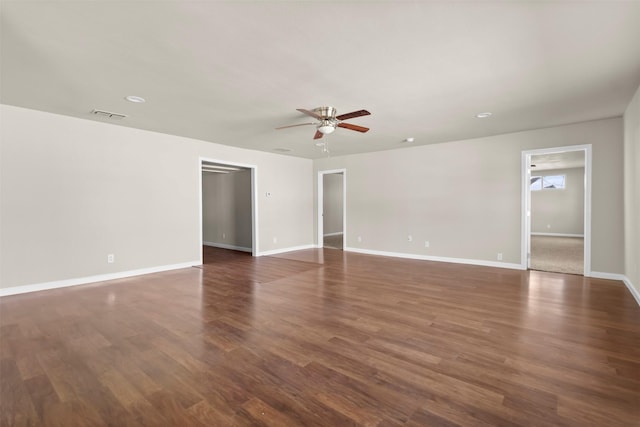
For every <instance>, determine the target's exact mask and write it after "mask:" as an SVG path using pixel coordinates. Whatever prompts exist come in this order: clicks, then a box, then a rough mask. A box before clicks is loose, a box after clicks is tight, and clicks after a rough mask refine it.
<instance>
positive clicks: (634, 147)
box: [624, 88, 640, 296]
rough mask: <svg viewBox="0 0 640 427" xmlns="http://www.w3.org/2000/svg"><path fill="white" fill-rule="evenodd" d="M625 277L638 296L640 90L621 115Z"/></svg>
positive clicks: (639, 291)
mask: <svg viewBox="0 0 640 427" xmlns="http://www.w3.org/2000/svg"><path fill="white" fill-rule="evenodd" d="M624 213H625V216H624V217H625V221H624V236H625V275H626V276H627V278H628V279H629V281H630V282H631V284H632V285H633V286H634V287H635V289H636V295H638V296H640V88H638V90H637V91H636V94H635V96H634V97H633V99H632V101H631V103H629V106H628V107H627V110H626V112H625V114H624Z"/></svg>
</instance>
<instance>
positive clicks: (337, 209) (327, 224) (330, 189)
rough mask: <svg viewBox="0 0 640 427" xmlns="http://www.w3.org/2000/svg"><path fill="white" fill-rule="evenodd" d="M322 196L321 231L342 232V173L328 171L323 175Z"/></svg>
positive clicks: (325, 232)
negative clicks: (322, 214) (328, 172)
mask: <svg viewBox="0 0 640 427" xmlns="http://www.w3.org/2000/svg"><path fill="white" fill-rule="evenodd" d="M323 178H324V179H323V186H322V191H323V193H322V196H323V199H324V216H323V221H324V222H323V227H322V231H323V233H324V234H325V235H326V234H332V233H342V232H343V224H342V220H343V213H344V210H343V201H344V199H343V193H342V191H343V188H342V187H343V174H341V173H340V174H338V173H330V174H326V175H323Z"/></svg>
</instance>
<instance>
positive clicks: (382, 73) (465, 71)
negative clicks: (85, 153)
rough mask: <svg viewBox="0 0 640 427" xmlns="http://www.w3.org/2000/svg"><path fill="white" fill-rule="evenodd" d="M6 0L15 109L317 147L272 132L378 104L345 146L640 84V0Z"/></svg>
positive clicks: (428, 140) (6, 55)
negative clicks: (133, 99) (115, 116)
mask: <svg viewBox="0 0 640 427" xmlns="http://www.w3.org/2000/svg"><path fill="white" fill-rule="evenodd" d="M0 5H1V6H0V7H1V19H2V22H1V26H0V32H1V33H0V36H1V39H2V45H1V49H2V50H1V51H0V52H1V59H2V64H1V67H2V68H1V75H0V76H1V87H0V101H1V102H2V103H4V104H10V105H17V106H22V107H27V108H32V109H37V110H43V111H49V112H53V113H58V114H65V115H70V116H75V117H80V118H85V119H89V120H99V121H107V122H111V119H108V118H100V117H97V116H95V115H91V114H90V112H91V111H92V110H93V109H100V110H106V111H113V112H117V113H122V114H125V115H127V117H126V118H124V119H121V120H117V121H113V123H114V124H117V125H121V126H130V127H134V128H140V129H149V130H154V131H158V132H163V133H168V134H174V135H182V136H187V137H192V138H198V139H202V140H206V141H211V142H216V143H220V144H227V145H233V146H238V147H245V148H250V149H256V150H264V151H270V152H278V151H274V150H276V149H285V150H291V151H289V152H287V153H286V154H290V155H294V156H300V157H307V158H317V157H322V156H325V155H326V154H325V153H323V150H322V147H317V146H316V145H315V142H316V141H314V140H313V139H312V137H313V134H314V132H315V129H314V128H313V126H301V127H295V128H289V129H283V130H274V128H275V127H277V126H281V125H287V124H296V123H305V122H309V117H307V116H304V115H303V114H301V113H299V112H297V111H296V108H305V109H312V108H314V107H318V106H322V105H331V106H334V107H336V108H337V109H338V114H341V113H347V112H350V111H353V110H359V109H363V108H364V109H367V110H369V111H370V112H371V113H372V114H371V115H370V116H366V117H359V118H356V119H352V120H349V122H350V123H354V124H357V125H361V126H366V127H370V128H371V130H370V131H369V132H368V133H364V134H362V133H359V132H353V131H349V130H346V129H338V130H336V132H335V133H334V134H332V135H329V136H325V137H324V138H323V141H324V140H327V141H329V148H330V152H331V155H334V156H335V155H342V154H349V153H359V152H367V151H376V150H386V149H394V148H401V147H405V146H409V145H420V144H432V143H438V142H445V141H452V140H459V139H466V138H473V137H480V136H487V135H494V134H500V133H508V132H513V131H519V130H525V129H533V128H540V127H548V126H554V125H559V124H566V123H573V122H579V121H585V120H593V119H599V118H605V117H613V116H619V115H621V114H622V113H623V112H624V109H625V107H626V105H627V104H628V102H629V101H630V99H631V97H632V95H633V93H634V92H635V90H636V88H637V87H638V86H639V85H640V1H626V2H612V1H605V2H595V1H591V2H580V1H567V2H562V1H556V2H542V1H512V2H504V1H500V2H483V1H477V2H456V1H442V2H437V1H430V2H400V1H375V2H368V1H350V2H329V1H298V2H285V1H229V2H226V1H225V2H222V1H162V2H160V1H157V2H151V1H133V0H132V1H106V0H104V1H100V0H98V1H66V0H65V1H59V0H46V1H41V2H38V1H28V0H21V1H8V0H2V2H1V3H0ZM126 95H138V96H142V97H144V98H146V99H147V102H146V103H144V104H133V103H129V102H127V101H125V100H124V97H125V96H126ZM484 111H490V112H492V113H493V116H492V117H490V118H488V119H477V118H475V115H476V114H477V113H480V112H484ZM407 137H414V138H415V142H413V143H403V142H402V141H403V140H404V139H405V138H407ZM280 152H281V151H280Z"/></svg>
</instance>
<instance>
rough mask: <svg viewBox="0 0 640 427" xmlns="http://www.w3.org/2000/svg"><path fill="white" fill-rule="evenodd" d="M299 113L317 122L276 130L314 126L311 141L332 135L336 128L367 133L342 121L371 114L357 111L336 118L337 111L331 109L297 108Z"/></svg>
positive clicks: (361, 127)
mask: <svg viewBox="0 0 640 427" xmlns="http://www.w3.org/2000/svg"><path fill="white" fill-rule="evenodd" d="M297 110H298V111H300V112H301V113H304V114H306V115H307V116H311V117H313V118H314V119H318V121H317V122H311V123H301V124H298V125H289V126H280V127H277V128H276V129H286V128H292V127H296V126H308V125H315V126H316V134H315V135H314V136H313V139H320V138H322V137H323V136H324V135H328V134H330V133H333V132H334V131H335V130H336V127H339V128H344V129H350V130H355V131H357V132H363V133H364V132H367V131H368V130H369V128H366V127H364V126H357V125H352V124H351V123H344V122H343V120H347V119H352V118H354V117H361V116H368V115H370V114H371V113H370V112H368V111H367V110H358V111H352V112H350V113H346V114H340V115H339V116H336V113H337V110H336V109H335V108H333V107H318V108H314V109H313V110H305V109H304V108H297Z"/></svg>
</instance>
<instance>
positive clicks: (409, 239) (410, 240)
mask: <svg viewBox="0 0 640 427" xmlns="http://www.w3.org/2000/svg"><path fill="white" fill-rule="evenodd" d="M407 240H408V241H409V242H413V236H412V235H411V234H409V235H408V236H407Z"/></svg>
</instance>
